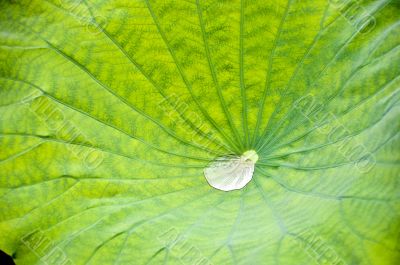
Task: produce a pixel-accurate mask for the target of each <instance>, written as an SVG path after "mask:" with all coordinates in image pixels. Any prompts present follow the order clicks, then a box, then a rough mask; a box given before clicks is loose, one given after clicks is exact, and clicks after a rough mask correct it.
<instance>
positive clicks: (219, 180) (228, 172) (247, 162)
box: [204, 150, 258, 191]
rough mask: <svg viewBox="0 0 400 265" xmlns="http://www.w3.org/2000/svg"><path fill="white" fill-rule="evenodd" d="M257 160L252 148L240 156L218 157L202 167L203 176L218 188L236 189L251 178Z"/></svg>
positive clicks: (225, 189) (244, 184)
mask: <svg viewBox="0 0 400 265" xmlns="http://www.w3.org/2000/svg"><path fill="white" fill-rule="evenodd" d="M257 160H258V155H257V153H256V151H254V150H249V151H246V152H244V153H243V155H241V156H224V157H219V158H217V159H216V160H214V161H213V162H211V163H210V165H209V166H208V167H206V168H205V169H204V176H205V177H206V179H207V181H208V183H209V184H210V185H211V186H212V187H214V188H216V189H218V190H223V191H231V190H238V189H241V188H243V187H244V186H246V184H247V183H249V182H250V180H251V179H252V177H253V173H254V166H255V164H256V162H257Z"/></svg>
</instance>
